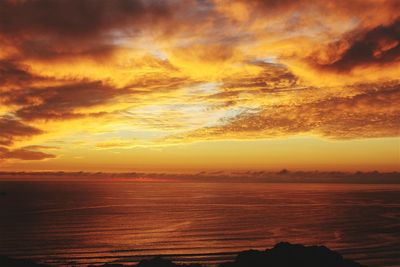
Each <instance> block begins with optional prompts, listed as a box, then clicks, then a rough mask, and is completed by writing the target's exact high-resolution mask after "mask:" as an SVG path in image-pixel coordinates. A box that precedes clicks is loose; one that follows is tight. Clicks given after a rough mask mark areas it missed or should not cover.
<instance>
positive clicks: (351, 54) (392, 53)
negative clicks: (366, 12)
mask: <svg viewBox="0 0 400 267" xmlns="http://www.w3.org/2000/svg"><path fill="white" fill-rule="evenodd" d="M354 35H356V36H354ZM341 46H348V47H347V49H345V50H344V51H343V52H342V53H341V54H340V55H338V56H337V58H335V57H334V59H333V62H330V63H327V64H319V67H320V68H322V69H325V70H332V71H338V72H347V71H350V70H352V69H353V68H355V67H358V66H365V65H378V66H379V65H385V64H390V63H398V62H399V60H400V19H397V20H396V21H395V22H393V23H392V24H390V25H388V26H382V25H381V26H378V27H376V28H373V29H371V30H369V31H367V32H365V33H362V34H359V33H356V34H347V35H346V36H345V37H344V38H343V39H342V40H340V41H338V42H335V43H333V44H331V45H329V46H328V48H327V49H328V50H332V51H328V52H327V53H328V54H335V53H337V51H338V50H339V51H340V47H341ZM312 60H313V61H318V56H314V58H312Z"/></svg>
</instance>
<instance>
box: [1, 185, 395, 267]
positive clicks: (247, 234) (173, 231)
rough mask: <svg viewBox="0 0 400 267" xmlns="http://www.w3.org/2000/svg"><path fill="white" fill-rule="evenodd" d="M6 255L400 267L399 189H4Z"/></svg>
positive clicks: (62, 260) (82, 261)
mask: <svg viewBox="0 0 400 267" xmlns="http://www.w3.org/2000/svg"><path fill="white" fill-rule="evenodd" d="M0 191H1V192H5V193H6V194H5V195H1V196H0V210H1V213H0V254H3V255H9V256H13V257H27V258H32V259H35V260H38V261H44V262H47V263H52V264H56V265H64V266H70V265H77V266H80V265H82V266H85V265H86V264H89V263H104V262H111V261H115V260H119V261H120V262H136V261H138V260H140V259H142V258H143V257H147V256H150V255H159V254H162V255H169V256H170V257H171V258H173V259H175V260H177V261H181V262H186V261H187V262H201V263H207V264H213V263H216V262H220V261H224V260H227V259H231V258H232V256H233V255H234V253H235V252H238V251H241V250H245V249H249V248H256V249H265V248H267V247H270V246H272V245H274V244H275V243H277V242H279V241H289V242H295V243H303V244H324V245H326V246H328V247H330V248H332V249H335V250H338V251H340V252H341V253H343V254H344V255H345V256H346V257H349V258H352V259H355V260H358V261H360V262H362V263H365V264H369V265H371V266H400V253H399V251H400V186H399V185H349V184H260V183H230V184H228V183H144V182H141V183H140V182H136V183H127V182H120V183H118V182H109V183H104V182H91V183H88V182H80V183H79V182H0Z"/></svg>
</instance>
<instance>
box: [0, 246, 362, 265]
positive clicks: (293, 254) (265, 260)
mask: <svg viewBox="0 0 400 267" xmlns="http://www.w3.org/2000/svg"><path fill="white" fill-rule="evenodd" d="M94 266H96V265H90V266H88V267H94ZM128 266H129V267H133V266H135V267H202V265H200V264H176V263H173V262H172V261H171V260H169V259H164V258H161V257H156V258H153V259H149V260H142V261H141V262H139V263H138V264H136V265H124V264H118V263H106V264H103V265H97V266H96V267H128ZM0 267H50V266H48V265H44V264H38V263H35V262H33V261H30V260H23V259H22V260H21V259H10V258H8V257H0ZM219 267H367V266H365V265H361V264H359V263H356V262H354V261H351V260H348V259H344V258H343V257H342V256H341V255H340V254H339V253H337V252H335V251H332V250H330V249H328V248H327V247H325V246H303V245H299V244H290V243H285V242H282V243H278V244H277V245H275V246H274V247H273V248H271V249H267V250H265V251H259V250H248V251H243V252H241V253H239V254H238V255H237V256H236V258H235V260H234V261H232V262H225V263H221V264H220V265H219Z"/></svg>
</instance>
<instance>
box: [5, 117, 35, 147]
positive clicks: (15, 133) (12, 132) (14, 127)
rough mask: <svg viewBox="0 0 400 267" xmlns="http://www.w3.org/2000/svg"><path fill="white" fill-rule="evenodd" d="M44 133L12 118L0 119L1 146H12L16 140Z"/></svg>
mask: <svg viewBox="0 0 400 267" xmlns="http://www.w3.org/2000/svg"><path fill="white" fill-rule="evenodd" d="M42 133H43V131H42V130H40V129H37V128H35V127H32V126H29V125H27V124H24V123H23V122H21V121H20V120H17V119H15V118H11V117H6V116H3V117H0V145H3V146H8V145H12V144H13V142H14V141H15V140H18V139H23V138H29V137H32V136H34V135H39V134H42Z"/></svg>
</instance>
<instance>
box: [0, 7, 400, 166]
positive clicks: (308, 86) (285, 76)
mask: <svg viewBox="0 0 400 267" xmlns="http://www.w3.org/2000/svg"><path fill="white" fill-rule="evenodd" d="M399 14H400V2H399V1H397V0H352V1H344V0H343V1H340V0H336V1H333V0H323V1H322V0H321V1H305V0H304V1H303V0H283V1H272V0H246V1H245V0H229V1H228V0H185V1H178V0H169V1H167V0H166V1H156V0H146V1H145V0H115V1H107V0H81V1H69V0H30V1H25V0H4V1H1V2H0V171H1V170H4V171H42V170H64V171H78V170H85V171H136V170H137V171H203V170H206V171H207V170H246V169H247V170H258V169H267V170H279V169H282V168H288V169H296V170H314V169H318V170H340V171H355V170H362V171H370V170H379V171H395V170H399V169H400V168H399V166H400V138H399V137H400V79H399V77H400V68H399V67H400V61H399V59H400V17H399Z"/></svg>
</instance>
